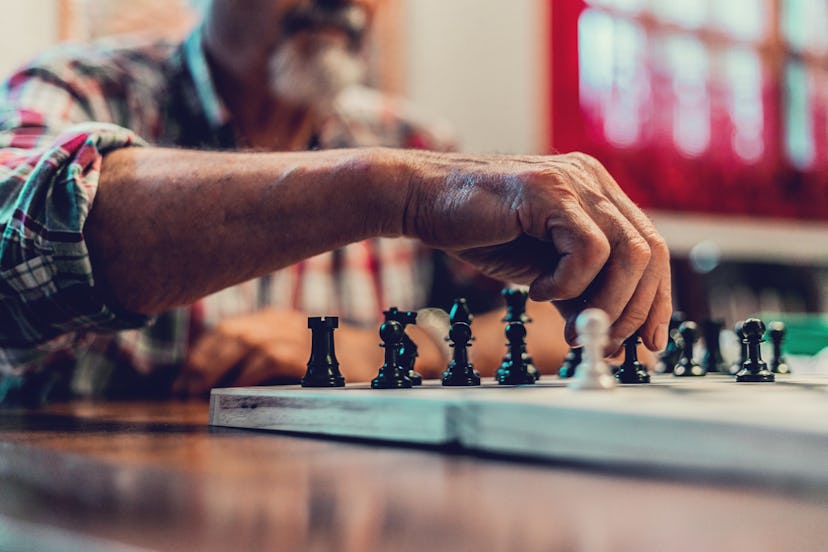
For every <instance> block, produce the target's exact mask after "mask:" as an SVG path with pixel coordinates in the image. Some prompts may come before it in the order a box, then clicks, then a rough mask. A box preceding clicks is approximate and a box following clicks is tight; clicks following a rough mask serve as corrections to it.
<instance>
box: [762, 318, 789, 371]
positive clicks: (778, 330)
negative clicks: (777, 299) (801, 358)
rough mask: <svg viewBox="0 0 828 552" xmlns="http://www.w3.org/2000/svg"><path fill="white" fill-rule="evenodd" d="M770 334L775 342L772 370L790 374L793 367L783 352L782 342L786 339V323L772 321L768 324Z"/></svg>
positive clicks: (772, 341) (772, 342)
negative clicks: (789, 364)
mask: <svg viewBox="0 0 828 552" xmlns="http://www.w3.org/2000/svg"><path fill="white" fill-rule="evenodd" d="M768 336H769V337H770V340H771V344H773V358H772V359H771V362H770V369H771V372H773V373H775V374H790V373H791V367H790V366H788V361H787V360H786V359H785V357H784V355H783V354H782V343H783V342H784V341H785V324H784V323H782V322H771V323H770V324H768Z"/></svg>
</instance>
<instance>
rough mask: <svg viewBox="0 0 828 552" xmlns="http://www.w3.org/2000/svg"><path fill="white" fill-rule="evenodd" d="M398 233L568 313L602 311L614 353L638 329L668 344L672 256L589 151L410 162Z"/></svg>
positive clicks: (570, 332)
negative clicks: (523, 288)
mask: <svg viewBox="0 0 828 552" xmlns="http://www.w3.org/2000/svg"><path fill="white" fill-rule="evenodd" d="M411 168H412V173H411V177H410V178H411V180H410V190H409V197H408V201H407V203H406V205H405V209H404V215H403V228H402V233H403V234H405V235H409V236H416V237H418V238H420V239H422V240H423V241H424V242H425V243H427V244H429V245H432V246H434V247H439V248H441V249H444V250H446V251H448V252H450V253H452V254H454V255H456V256H458V257H460V258H462V259H464V260H466V261H468V262H471V263H472V264H474V265H475V266H476V267H478V268H479V269H480V270H482V271H483V272H485V273H487V274H489V275H491V276H493V277H495V278H499V279H503V280H506V281H510V282H514V283H518V284H527V285H530V296H531V298H532V299H534V300H538V301H540V300H549V301H552V302H553V303H554V304H555V305H556V307H557V308H558V309H559V310H560V312H561V313H562V314H563V316H564V318H565V319H566V321H567V323H566V337H567V339H568V340H570V341H571V340H572V339H573V338H574V336H575V333H574V319H575V316H576V315H577V314H578V313H579V312H580V311H581V310H583V309H584V308H587V307H597V308H600V309H602V310H604V311H606V313H607V314H608V315H609V317H610V320H611V321H613V325H612V328H611V343H610V347H609V349H610V350H611V351H610V352H612V351H615V350H617V349H618V348H619V347H620V346H621V343H622V341H623V340H624V339H626V338H627V337H628V336H629V335H631V334H632V333H633V332H634V331H635V330H636V329H638V328H641V337H642V340H643V342H644V344H645V345H646V346H647V347H648V348H649V349H653V350H658V349H662V348H664V347H665V346H666V343H667V326H668V323H669V318H670V313H671V311H672V306H671V293H670V267H669V253H668V250H667V246H666V244H665V242H664V240H663V239H662V238H661V236H659V234H658V232H657V231H656V229H655V228H654V227H653V225H652V223H651V222H650V221H649V219H648V218H647V217H646V216H645V215H644V214H643V213H642V212H641V210H639V209H638V207H636V205H635V204H634V203H633V202H632V201H631V200H630V199H629V198H628V197H627V196H626V195H625V194H624V193H623V192H622V191H621V189H620V188H619V186H618V184H617V183H616V182H615V180H613V178H612V177H611V176H610V175H609V173H608V172H607V171H606V169H604V167H603V166H602V165H601V164H600V163H599V162H598V161H596V160H595V159H593V158H592V157H589V156H588V155H584V154H580V153H573V154H567V155H557V156H531V157H515V156H463V155H445V154H421V155H418V156H417V159H416V160H414V161H412V162H411Z"/></svg>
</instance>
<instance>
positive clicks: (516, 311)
mask: <svg viewBox="0 0 828 552" xmlns="http://www.w3.org/2000/svg"><path fill="white" fill-rule="evenodd" d="M500 293H501V295H503V297H504V298H505V299H506V314H505V315H504V316H503V318H501V322H506V323H507V324H508V323H509V322H521V323H523V324H528V323H529V322H531V321H532V319H531V318H530V317H529V315H528V314H526V300H527V299H528V298H529V291H528V290H527V289H524V288H503V289H502V290H501V292H500ZM524 329H525V328H524ZM507 345H508V344H507ZM525 345H526V343H525V342H524V347H523V356H522V357H521V360H522V362H523V363H524V364H525V365H526V366H527V369H528V370H529V373H530V374H531V375H532V376H533V377H534V378H535V381H537V380H539V379H540V377H541V373H540V372H539V371H538V369H537V368H536V367H535V363H534V361H533V360H532V357H531V356H529V353H528V352H527V351H526V346H525ZM511 355H512V353H511V347H507V349H506V354H505V355H503V360H501V362H500V368H498V369H497V372H495V379H498V380H499V379H500V371H501V370H503V368H504V367H505V366H507V365H510V364H511V362H512V356H511Z"/></svg>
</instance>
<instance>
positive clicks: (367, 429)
mask: <svg viewBox="0 0 828 552" xmlns="http://www.w3.org/2000/svg"><path fill="white" fill-rule="evenodd" d="M244 392H247V393H250V394H244ZM389 409H390V411H391V412H393V416H388V417H384V416H382V415H378V412H380V413H381V412H383V411H387V410H389ZM400 420H410V423H408V424H405V427H404V428H403V427H401V424H400ZM450 420H451V416H448V415H447V414H446V409H445V404H444V402H443V401H425V402H424V401H421V400H411V399H407V398H406V397H399V396H394V397H376V398H375V400H374V401H372V403H371V404H370V405H368V404H366V403H364V401H361V400H360V397H359V396H351V395H349V394H347V393H346V394H337V393H332V392H331V391H329V390H325V391H316V392H314V391H306V392H303V393H302V394H301V395H299V396H296V395H291V393H290V392H287V393H286V392H282V393H278V392H277V393H276V394H273V395H266V394H262V393H257V392H256V388H240V389H214V390H213V391H212V393H211V394H210V415H209V424H210V425H212V426H221V427H235V428H243V429H261V430H275V431H291V432H298V433H311V434H316V435H330V436H337V437H356V438H363V439H376V440H380V441H398V442H405V443H414V444H428V445H442V444H447V443H452V442H454V441H455V440H457V435H456V434H455V430H454V428H455V424H453V423H451V422H450Z"/></svg>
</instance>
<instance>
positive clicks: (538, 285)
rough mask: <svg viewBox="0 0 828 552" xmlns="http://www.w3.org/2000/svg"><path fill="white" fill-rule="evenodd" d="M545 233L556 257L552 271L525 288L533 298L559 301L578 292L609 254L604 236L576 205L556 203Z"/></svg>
mask: <svg viewBox="0 0 828 552" xmlns="http://www.w3.org/2000/svg"><path fill="white" fill-rule="evenodd" d="M546 232H547V236H548V237H549V239H551V241H552V243H553V244H554V246H555V249H556V250H557V252H558V254H559V255H560V259H559V261H558V263H557V266H556V267H555V269H554V271H552V272H545V273H543V274H541V275H539V276H538V277H537V278H535V280H534V281H533V282H532V283H531V285H530V287H529V297H530V298H531V299H532V300H533V301H563V300H567V299H572V298H575V297H578V296H579V295H581V294H582V293H583V292H584V291H585V290H586V289H587V287H588V286H589V284H590V283H591V282H592V281H593V280H594V279H595V278H596V276H598V274H599V273H600V272H601V269H602V268H603V267H604V265H605V263H606V262H607V259H608V258H609V255H610V244H609V241H608V240H607V237H606V235H605V234H604V232H602V230H601V228H599V227H598V225H597V224H596V223H595V221H594V220H593V219H591V218H590V217H588V216H587V215H586V213H584V212H583V210H581V209H580V207H578V206H574V205H571V204H568V205H567V204H564V205H561V206H560V209H559V216H555V217H553V218H550V219H549V220H548V221H547V223H546Z"/></svg>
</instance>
